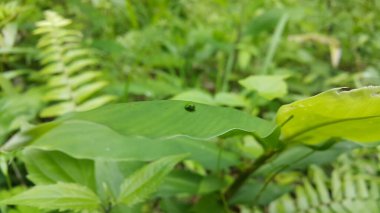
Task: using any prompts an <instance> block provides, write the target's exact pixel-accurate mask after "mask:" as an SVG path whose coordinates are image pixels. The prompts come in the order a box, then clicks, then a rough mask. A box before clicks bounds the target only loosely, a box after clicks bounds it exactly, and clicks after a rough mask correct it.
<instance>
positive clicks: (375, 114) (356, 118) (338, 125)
mask: <svg viewBox="0 0 380 213" xmlns="http://www.w3.org/2000/svg"><path fill="white" fill-rule="evenodd" d="M379 94H380V87H364V88H360V89H355V90H350V91H346V89H345V88H340V89H332V90H329V91H326V92H323V93H321V94H318V95H316V96H313V97H311V98H307V99H304V100H299V101H296V102H293V103H291V104H288V105H284V106H282V107H281V108H280V109H279V111H278V114H277V123H278V124H283V123H284V122H285V121H286V120H288V119H289V118H290V120H289V122H287V123H286V124H285V125H284V126H283V127H282V128H281V140H282V141H284V142H285V143H290V142H292V143H305V144H319V143H322V142H325V141H327V140H329V139H331V138H343V139H346V140H351V141H355V142H361V143H370V142H377V141H379V140H380V131H378V126H379V125H380V95H379Z"/></svg>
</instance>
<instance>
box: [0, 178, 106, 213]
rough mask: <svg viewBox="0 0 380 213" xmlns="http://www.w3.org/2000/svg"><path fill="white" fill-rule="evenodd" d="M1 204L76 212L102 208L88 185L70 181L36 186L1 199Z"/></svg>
mask: <svg viewBox="0 0 380 213" xmlns="http://www.w3.org/2000/svg"><path fill="white" fill-rule="evenodd" d="M0 204H5V205H25V206H33V207H38V208H42V209H58V210H71V211H75V212H79V211H84V210H96V209H98V208H100V201H99V199H98V197H97V196H96V195H95V194H94V192H92V191H91V190H90V189H88V188H87V187H84V186H81V185H77V184H69V183H58V184H54V185H45V186H35V187H33V188H31V189H29V190H27V191H25V192H22V193H21V194H18V195H16V196H14V197H12V198H9V199H6V200H3V201H1V202H0Z"/></svg>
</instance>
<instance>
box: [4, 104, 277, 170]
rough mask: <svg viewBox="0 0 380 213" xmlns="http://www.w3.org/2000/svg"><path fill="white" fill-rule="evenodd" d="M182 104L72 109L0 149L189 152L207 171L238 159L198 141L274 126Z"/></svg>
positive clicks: (78, 153) (125, 156)
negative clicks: (188, 107) (73, 111)
mask: <svg viewBox="0 0 380 213" xmlns="http://www.w3.org/2000/svg"><path fill="white" fill-rule="evenodd" d="M187 104H188V102H183V101H152V102H136V103H130V104H117V105H110V106H107V107H103V108H99V109H97V110H93V111H90V112H83V113H74V114H71V115H68V116H66V117H65V118H63V119H60V120H58V121H55V122H52V123H48V124H44V125H41V126H39V127H37V128H35V129H32V130H30V131H28V132H25V133H24V135H23V134H21V135H18V136H17V137H14V138H12V139H11V140H10V142H9V143H8V144H6V145H5V146H4V147H2V150H3V151H10V150H12V149H14V148H15V147H16V148H17V147H19V146H20V144H27V143H28V142H30V143H31V144H32V145H31V147H34V148H38V149H43V150H56V151H61V152H64V153H66V154H68V155H71V156H73V157H75V158H85V159H97V160H144V161H145V160H154V159H158V158H161V157H163V156H168V155H175V154H181V153H191V154H192V156H191V157H190V158H191V159H194V160H196V161H198V162H200V163H202V165H204V166H205V167H206V168H208V169H213V168H217V167H218V165H219V167H220V168H226V167H227V166H229V165H232V164H234V163H235V162H236V160H237V159H238V158H237V157H236V156H235V155H233V154H231V153H230V152H228V151H222V152H221V150H220V148H219V147H218V146H217V145H216V144H215V143H211V142H209V141H204V140H200V139H211V138H213V137H217V136H220V135H223V134H225V133H229V132H232V131H233V132H236V131H238V132H239V131H244V132H250V133H253V134H255V135H257V136H259V137H264V136H266V135H268V134H270V132H271V131H272V129H273V128H274V124H272V123H270V122H267V121H265V120H262V119H259V118H255V117H252V116H249V115H247V114H245V113H243V112H240V111H237V110H234V109H228V108H222V107H212V106H207V105H202V104H194V105H193V106H191V107H194V109H193V110H190V111H188V110H186V106H187ZM32 142H33V143H32Z"/></svg>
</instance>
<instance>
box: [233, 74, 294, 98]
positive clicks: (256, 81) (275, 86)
mask: <svg viewBox="0 0 380 213" xmlns="http://www.w3.org/2000/svg"><path fill="white" fill-rule="evenodd" d="M285 78H286V76H282V75H254V76H249V77H248V78H245V79H243V80H240V81H239V83H240V84H241V85H242V86H243V87H245V88H246V89H248V90H252V91H256V92H257V93H258V94H259V95H260V96H262V97H264V98H266V99H268V100H272V99H275V98H281V97H283V96H285V95H286V94H287V92H288V86H287V84H286V82H285V80H284V79H285Z"/></svg>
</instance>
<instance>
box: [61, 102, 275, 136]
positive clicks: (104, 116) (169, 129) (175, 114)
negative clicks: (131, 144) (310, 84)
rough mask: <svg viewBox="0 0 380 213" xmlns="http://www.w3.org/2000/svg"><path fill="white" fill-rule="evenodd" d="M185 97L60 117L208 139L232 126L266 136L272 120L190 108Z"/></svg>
mask: <svg viewBox="0 0 380 213" xmlns="http://www.w3.org/2000/svg"><path fill="white" fill-rule="evenodd" d="M187 104H189V103H188V102H185V101H174V100H173V101H149V102H148V101H145V102H134V103H128V104H114V105H108V106H105V107H102V108H99V109H96V110H92V111H89V112H83V113H73V114H71V115H68V116H66V117H65V118H63V119H62V120H61V121H67V120H85V121H89V122H95V123H98V124H101V125H105V126H107V127H109V128H111V129H113V130H115V131H117V132H119V133H121V134H123V135H128V136H130V135H138V136H144V137H149V138H168V137H175V136H188V137H192V138H201V139H208V138H213V137H217V136H220V135H222V134H225V133H227V132H229V131H232V130H242V131H246V132H251V133H254V134H256V135H257V136H259V137H265V136H267V135H268V134H269V133H271V131H272V130H273V124H272V123H270V122H268V121H265V120H263V119H260V118H257V117H253V116H250V115H247V114H245V113H243V112H241V111H238V110H234V109H229V108H222V107H212V106H207V105H203V104H196V103H194V106H195V110H194V111H192V112H190V111H187V110H186V109H185V108H186V105H187Z"/></svg>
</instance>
